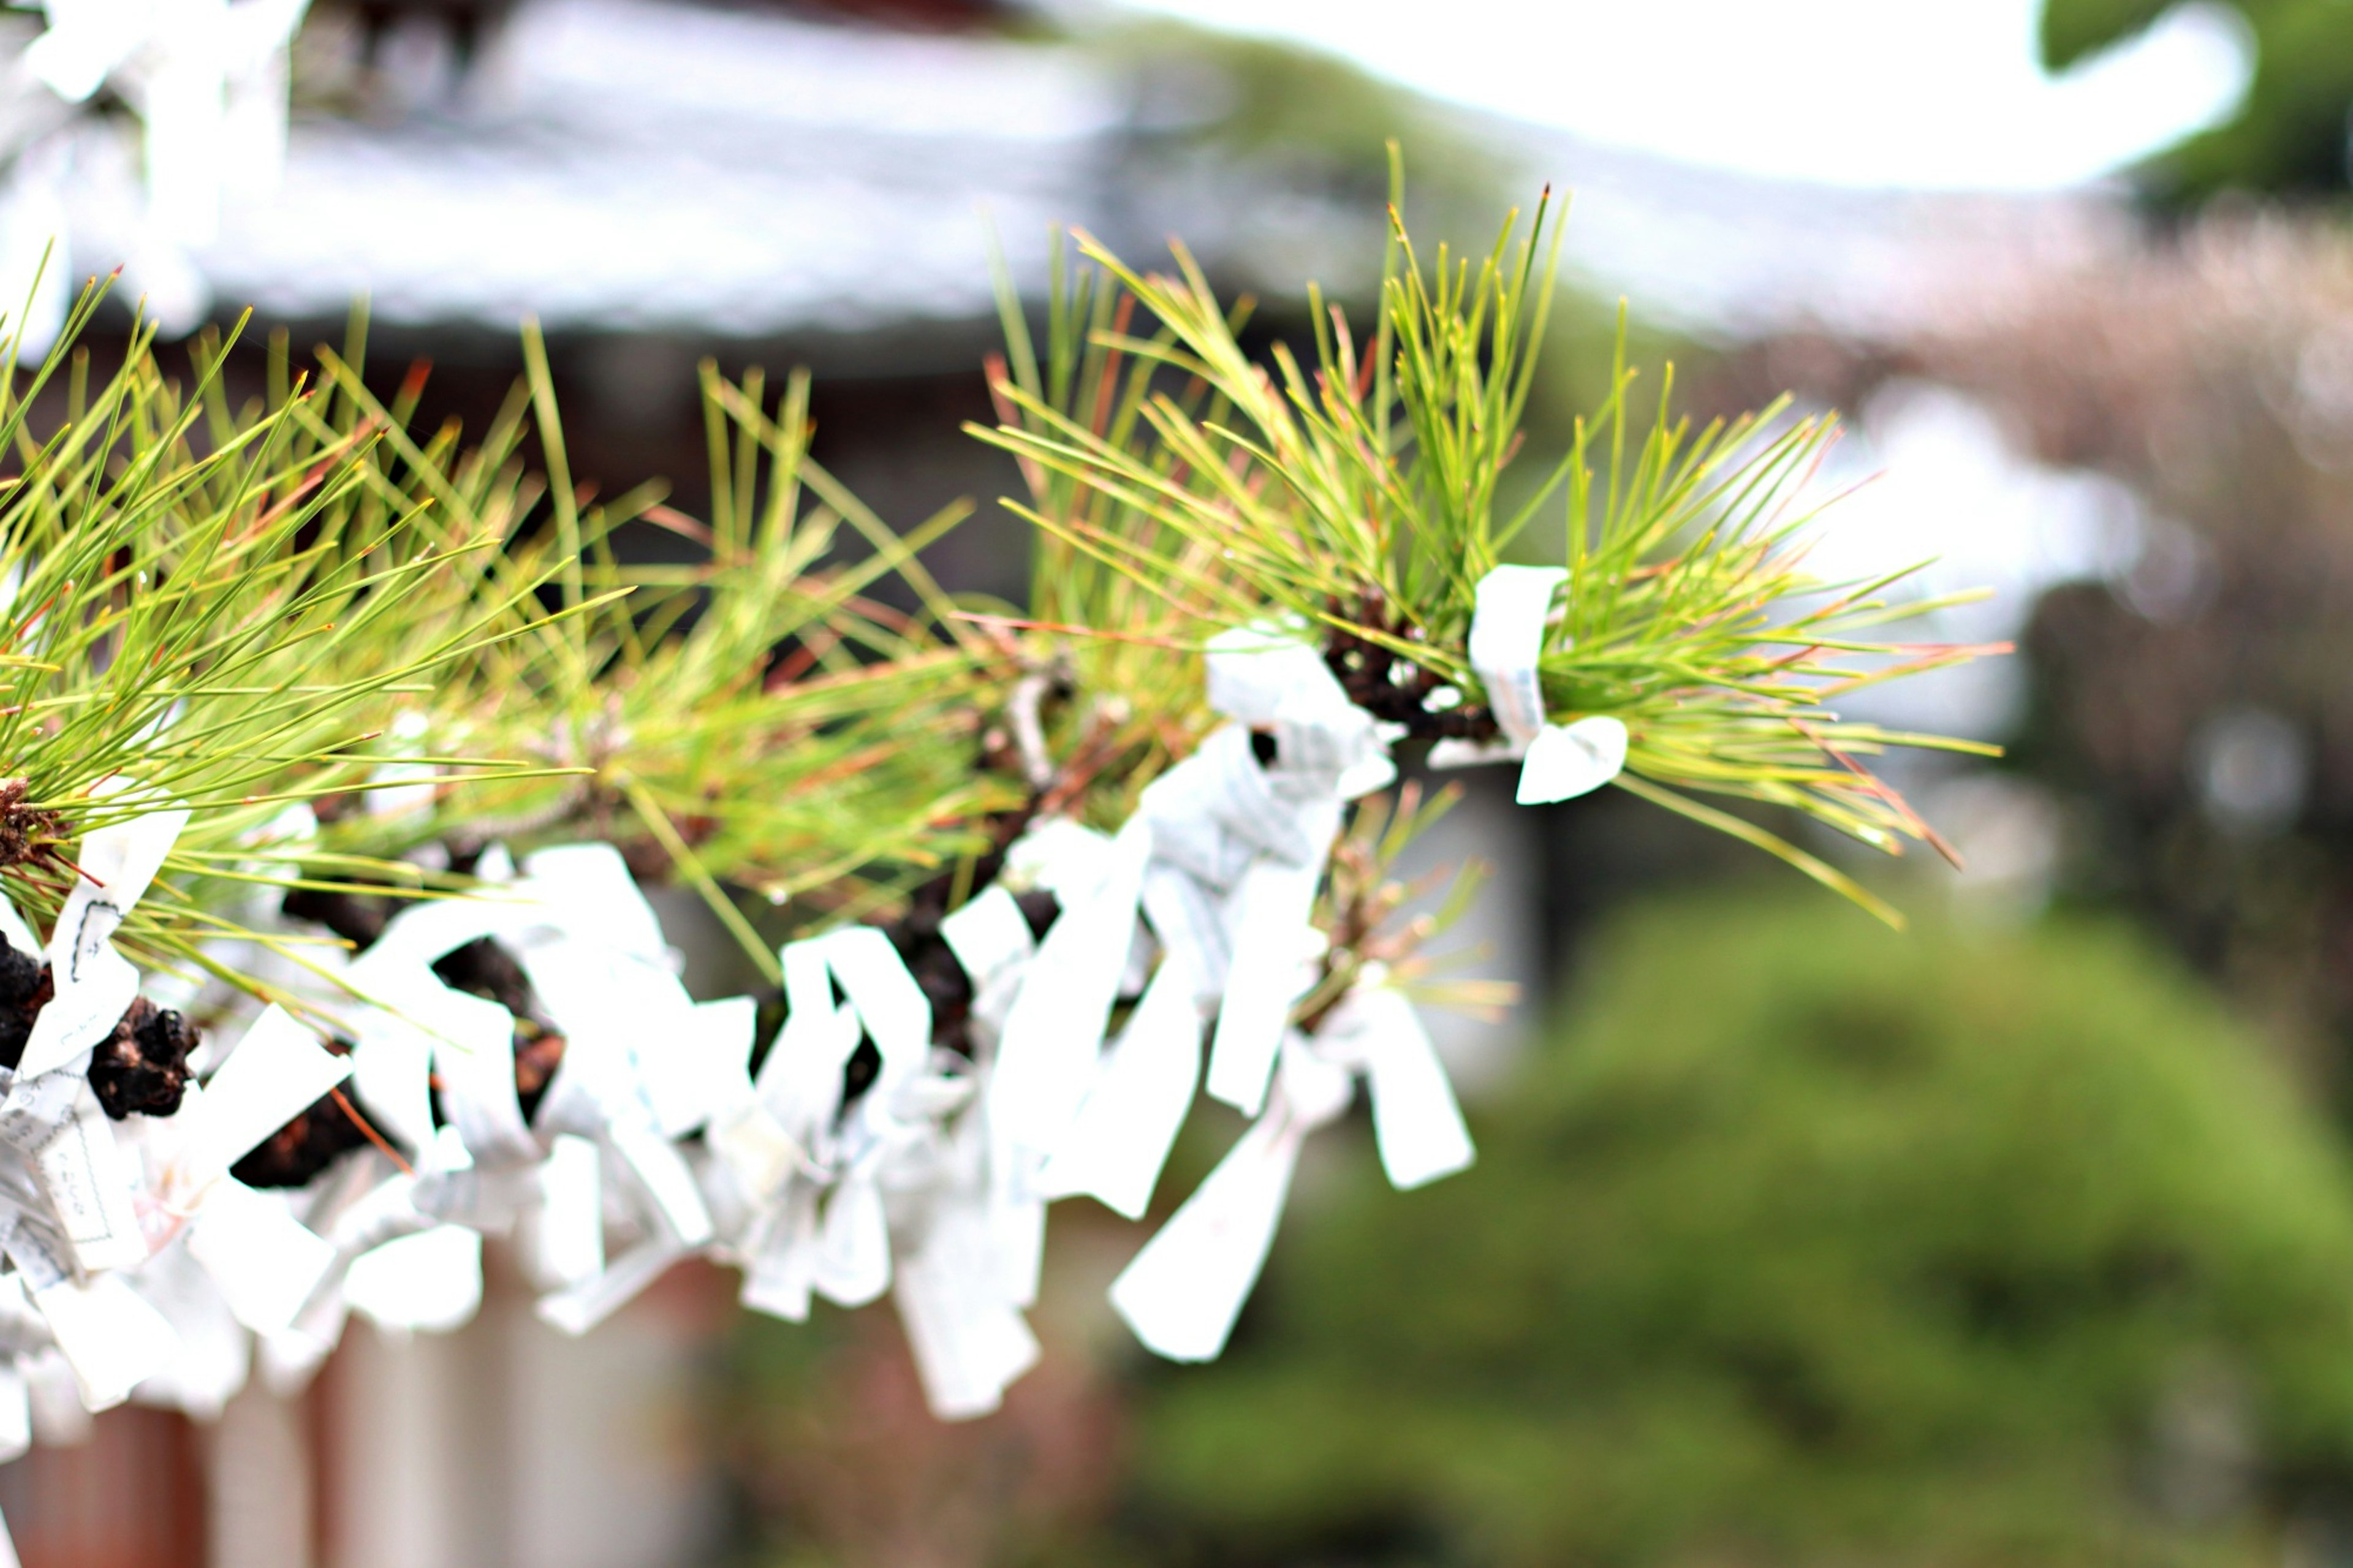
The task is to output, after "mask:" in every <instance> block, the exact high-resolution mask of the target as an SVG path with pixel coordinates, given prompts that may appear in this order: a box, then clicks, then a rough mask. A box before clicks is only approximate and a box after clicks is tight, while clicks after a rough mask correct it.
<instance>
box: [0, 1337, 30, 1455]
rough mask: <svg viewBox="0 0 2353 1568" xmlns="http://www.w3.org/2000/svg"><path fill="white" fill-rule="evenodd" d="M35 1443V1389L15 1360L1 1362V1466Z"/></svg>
mask: <svg viewBox="0 0 2353 1568" xmlns="http://www.w3.org/2000/svg"><path fill="white" fill-rule="evenodd" d="M32 1446H33V1391H32V1389H31V1388H30V1387H29V1386H28V1385H27V1384H26V1382H25V1374H24V1373H23V1372H22V1371H20V1370H19V1369H18V1368H17V1366H16V1363H14V1362H7V1363H0V1465H5V1464H6V1463H7V1462H8V1461H9V1460H11V1459H18V1458H24V1455H25V1451H26V1449H28V1448H30V1447H32Z"/></svg>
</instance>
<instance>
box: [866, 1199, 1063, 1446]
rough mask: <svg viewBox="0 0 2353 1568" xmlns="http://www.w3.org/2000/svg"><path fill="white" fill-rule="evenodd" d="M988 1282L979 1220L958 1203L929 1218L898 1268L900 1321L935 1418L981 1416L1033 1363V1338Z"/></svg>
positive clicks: (990, 1267)
mask: <svg viewBox="0 0 2353 1568" xmlns="http://www.w3.org/2000/svg"><path fill="white" fill-rule="evenodd" d="M996 1285H997V1279H996V1258H995V1257H994V1255H993V1253H992V1251H991V1249H990V1247H989V1235H988V1227H987V1220H986V1219H985V1218H984V1217H983V1216H982V1215H980V1213H979V1212H978V1211H977V1210H976V1209H973V1208H971V1207H969V1206H968V1205H964V1204H961V1203H959V1204H956V1205H953V1206H951V1207H949V1208H946V1209H944V1211H943V1212H941V1213H939V1214H938V1215H935V1216H934V1220H933V1224H932V1227H931V1230H930V1232H929V1234H928V1235H927V1236H926V1237H924V1241H923V1247H921V1248H920V1249H918V1250H917V1251H916V1252H915V1254H914V1255H913V1257H911V1258H906V1259H904V1260H902V1262H901V1264H900V1266H899V1272H898V1281H897V1289H896V1290H895V1291H894V1295H895V1298H896V1300H897V1302H898V1307H899V1316H900V1320H901V1321H902V1322H903V1323H904V1324H905V1325H906V1330H907V1343H908V1345H909V1347H910V1348H911V1349H912V1350H913V1352H914V1357H915V1371H916V1373H917V1374H918V1375H919V1376H920V1377H921V1378H922V1379H923V1395H924V1398H925V1399H926V1401H928V1402H929V1404H930V1405H931V1407H932V1413H933V1414H934V1415H937V1416H939V1417H940V1418H941V1419H942V1420H944V1421H965V1420H970V1419H971V1418H973V1417H974V1416H977V1415H987V1414H988V1413H989V1412H990V1411H992V1410H995V1409H996V1408H997V1406H998V1405H999V1404H1001V1403H1002V1402H1003V1400H1004V1396H1005V1390H1006V1388H1007V1386H1008V1385H1009V1384H1011V1383H1012V1382H1013V1380H1014V1379H1015V1378H1018V1377H1019V1376H1020V1375H1021V1374H1022V1373H1025V1372H1027V1371H1029V1368H1030V1367H1032V1366H1034V1365H1036V1364H1037V1361H1038V1356H1039V1347H1038V1340H1037V1337H1036V1336H1035V1335H1034V1334H1032V1333H1031V1332H1030V1331H1029V1324H1028V1323H1027V1322H1025V1321H1022V1317H1021V1312H1020V1310H1019V1309H1018V1308H1017V1307H1015V1306H1014V1305H1013V1304H1012V1303H1011V1302H1009V1301H1008V1300H1005V1298H1004V1297H1003V1296H1002V1295H1001V1294H999V1293H998V1291H997V1289H996Z"/></svg>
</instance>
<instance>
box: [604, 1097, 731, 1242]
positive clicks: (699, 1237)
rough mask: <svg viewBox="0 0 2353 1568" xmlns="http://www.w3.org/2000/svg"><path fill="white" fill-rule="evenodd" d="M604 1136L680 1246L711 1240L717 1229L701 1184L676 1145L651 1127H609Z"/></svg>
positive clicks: (622, 1125) (624, 1125)
mask: <svg viewBox="0 0 2353 1568" xmlns="http://www.w3.org/2000/svg"><path fill="white" fill-rule="evenodd" d="M606 1139H607V1142H609V1143H610V1144H611V1145H612V1147H613V1152H615V1153H617V1154H618V1155H620V1156H621V1159H622V1161H623V1163H626V1164H627V1165H628V1168H629V1173H630V1174H632V1175H634V1176H635V1177H637V1179H638V1183H639V1184H641V1185H642V1186H643V1187H644V1189H645V1193H646V1196H647V1197H649V1199H651V1200H652V1202H653V1205H654V1209H655V1212H656V1213H657V1214H658V1215H659V1216H660V1218H661V1222H662V1225H663V1226H664V1227H666V1228H667V1229H668V1230H669V1232H670V1237H671V1238H672V1239H673V1240H675V1241H676V1242H677V1243H678V1244H679V1245H680V1246H681V1247H701V1246H702V1245H704V1244H705V1243H706V1242H708V1241H710V1240H711V1238H712V1237H713V1236H714V1235H715V1234H716V1228H715V1227H714V1226H712V1222H711V1210H710V1207H709V1206H708V1205H705V1204H704V1203H703V1201H702V1184H700V1183H698V1182H696V1181H695V1179H694V1170H693V1167H691V1166H690V1165H689V1164H688V1163H686V1158H685V1156H684V1155H682V1154H681V1153H680V1152H678V1146H677V1145H676V1144H674V1143H672V1142H670V1140H669V1139H667V1138H664V1137H663V1136H662V1135H661V1134H660V1133H659V1131H655V1130H654V1129H653V1128H650V1127H638V1126H629V1125H626V1124H621V1125H616V1126H614V1127H612V1128H610V1129H608V1130H607V1133H606Z"/></svg>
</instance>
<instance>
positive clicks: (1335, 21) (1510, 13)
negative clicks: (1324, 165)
mask: <svg viewBox="0 0 2353 1568" xmlns="http://www.w3.org/2000/svg"><path fill="white" fill-rule="evenodd" d="M1124 4H1125V5H1128V6H1130V7H1132V8H1134V9H1138V10H1148V11H1155V12H1159V13H1162V14H1165V15H1168V16H1181V17H1184V18H1187V19H1189V20H1192V21H1196V22H1199V23H1202V24H1204V25H1207V26H1216V27H1221V28H1226V29H1229V30H1232V31H1237V32H1249V33H1258V34H1264V35H1271V36H1275V37H1287V38H1292V39H1295V40H1298V41H1301V42H1304V43H1310V44H1314V45H1317V46H1319V47H1323V48H1325V49H1329V50H1331V51H1332V52H1334V53H1336V54H1340V55H1345V56H1346V57H1348V58H1352V59H1354V60H1356V62H1357V63H1359V64H1361V65H1363V66H1365V67H1366V68H1369V69H1371V70H1373V71H1375V72H1377V74H1379V75H1382V76H1386V77H1388V78H1390V79H1393V80H1396V81H1398V82H1401V83H1404V84H1406V85H1408V86H1410V87H1413V88H1417V89H1420V90H1421V91H1424V92H1427V93H1430V94H1431V95H1433V96H1435V97H1439V98H1443V99H1451V100H1456V101H1458V102H1461V103H1466V104H1471V105H1473V106H1476V107H1478V108H1482V109H1487V110H1494V111H1496V112H1499V113H1503V114H1508V115H1512V116H1514V117H1516V118H1519V119H1523V120H1527V121H1535V122H1538V123H1541V124H1546V125H1552V126H1557V127H1559V128H1561V129H1563V130H1566V131H1570V132H1577V133H1578V134H1580V135H1584V136H1588V137H1591V138H1594V139H1596V140H1599V141H1606V142H1615V143H1618V144H1620V145H1623V146H1630V147H1635V148H1641V149H1643V150H1646V151H1650V152H1655V153H1665V154H1668V155H1671V156H1673V157H1678V158H1683V159H1687V160H1690V161H1692V162H1694V163H1708V164H1715V165H1717V166H1720V167H1727V168H1736V169H1741V170H1745V171H1747V172H1750V173H1755V174H1772V175H1782V176H1788V177H1794V178H1800V179H1814V180H1822V181H1828V182H1832V183H1836V184H1851V185H1905V186H1916V187H1947V188H1950V187H1985V188H2008V189H2034V188H2045V187H2051V186H2059V185H2067V184H2076V183H2079V182H2081V181H2084V180H2087V179H2090V178H2092V177H2094V176H2096V175H2098V174H2105V173H2106V172H2108V171H2110V170H2113V169H2115V168H2116V167H2117V166H2118V165H2120V164H2123V163H2128V162H2130V161H2131V160H2132V159H2134V158H2135V157H2137V156H2138V155H2140V154H2142V153H2147V152H2149V151H2152V150H2154V149H2156V148H2158V147H2161V146H2163V145H2165V144H2166V143H2168V142H2171V141H2173V140H2175V139H2177V138H2178V137H2179V136H2180V135H2181V134H2182V133H2184V132H2188V131H2190V130H2194V129H2197V128H2199V127H2200V126H2202V125H2205V124H2208V123H2211V122H2212V121H2215V120H2218V119H2220V118H2221V116H2222V115H2224V114H2225V113H2227V112H2228V110H2229V109H2230V108H2231V106H2232V104H2233V103H2235V102H2236V100H2237V99H2238V97H2239V95H2240V93H2241V92H2242V91H2243V89H2244V86H2245V80H2246V76H2247V71H2248V68H2249V58H2248V49H2247V46H2246V44H2245V43H2244V41H2243V38H2242V33H2241V30H2240V28H2239V27H2238V26H2237V24H2236V22H2235V20H2234V19H2233V18H2232V16H2230V15H2229V14H2228V13H2226V12H2223V11H2221V9H2220V8H2219V7H2209V6H2201V5H2183V6H2179V7H2177V8H2176V10H2175V11H2174V12H2172V13H2170V14H2169V15H2168V16H2167V17H2166V18H2165V19H2164V20H2163V21H2161V22H2160V23H2159V24H2158V26H2157V27H2156V28H2155V29H2153V30H2152V32H2151V33H2150V34H2148V35H2147V37H2143V38H2142V39H2140V40H2137V42H2135V43H2133V44H2131V45H2129V46H2127V47H2125V48H2123V49H2120V50H2117V51H2115V52H2114V53H2112V54H2110V55H2107V56H2105V57H2102V58H2098V59H2095V60H2093V61H2090V62H2088V63H2087V64H2086V65H2085V66H2084V67H2083V68H2079V69H2077V70H2074V71H2071V72H2069V73H2068V74H2067V75H2066V76H2064V77H2062V78H2058V79H2053V78H2052V77H2049V76H2046V75H2045V74H2043V72H2042V70H2041V68H2039V67H2038V66H2037V64H2036V61H2035V55H2034V29H2035V25H2036V19H2037V17H2038V16H2040V14H2041V0H1440V3H1439V4H1434V5H1433V4H1431V3H1430V0H1124Z"/></svg>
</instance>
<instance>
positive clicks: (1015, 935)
mask: <svg viewBox="0 0 2353 1568" xmlns="http://www.w3.org/2000/svg"><path fill="white" fill-rule="evenodd" d="M940 937H941V939H942V940H943V941H944V942H946V943H947V944H948V951H949V952H953V953H955V957H956V962H957V963H961V964H963V965H964V970H965V973H966V974H969V975H970V976H972V988H973V992H974V994H976V995H978V994H981V993H984V992H986V991H987V990H989V989H990V988H991V987H992V986H994V985H996V984H998V983H999V982H1000V981H1002V980H1003V979H1004V978H1005V977H1006V976H1007V975H1008V973H1010V972H1011V971H1012V970H1013V969H1014V968H1015V967H1016V966H1018V965H1019V964H1022V963H1027V962H1028V961H1029V958H1030V957H1031V956H1032V955H1033V954H1034V953H1036V952H1037V951H1038V939H1037V938H1036V937H1034V936H1032V935H1031V934H1030V933H1029V919H1028V918H1027V917H1026V916H1024V915H1023V914H1022V912H1021V906H1020V905H1019V904H1018V903H1017V902H1016V901H1015V900H1014V898H1013V895H1012V894H1011V893H1009V892H1008V891H1006V890H1005V888H1004V886H1003V885H1002V884H999V883H991V884H989V886H988V887H987V888H986V889H983V890H982V891H980V892H979V893H977V894H976V895H975V896H974V897H972V898H971V899H968V900H965V905H964V907H963V908H962V909H960V910H956V911H955V913H953V914H951V915H949V916H948V917H947V918H946V919H945V920H943V921H940Z"/></svg>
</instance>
